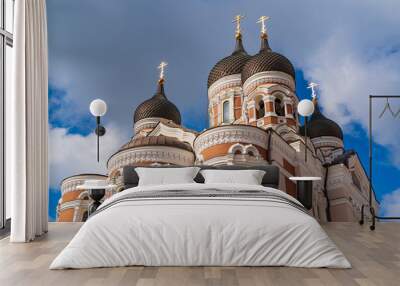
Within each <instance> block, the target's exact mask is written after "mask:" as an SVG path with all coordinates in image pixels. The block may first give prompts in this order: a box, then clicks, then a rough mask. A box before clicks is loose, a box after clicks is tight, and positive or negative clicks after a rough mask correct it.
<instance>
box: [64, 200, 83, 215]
mask: <svg viewBox="0 0 400 286" xmlns="http://www.w3.org/2000/svg"><path fill="white" fill-rule="evenodd" d="M89 204H90V203H89V200H87V201H86V200H73V201H68V202H65V203H62V204H61V205H60V206H59V208H58V211H59V212H62V211H65V210H67V209H75V208H80V207H86V208H87V207H88V206H89Z"/></svg>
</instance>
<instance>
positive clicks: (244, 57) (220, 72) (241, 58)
mask: <svg viewBox="0 0 400 286" xmlns="http://www.w3.org/2000/svg"><path fill="white" fill-rule="evenodd" d="M250 58H251V56H250V55H248V54H247V52H246V51H245V49H244V48H243V43H242V38H241V37H240V36H239V37H238V38H236V47H235V50H234V51H233V53H232V54H231V55H230V56H228V57H226V58H223V59H222V60H220V61H219V62H217V63H216V64H215V66H214V67H213V68H212V69H211V71H210V74H209V75H208V82H207V87H210V86H211V85H212V84H213V83H214V82H216V81H217V80H219V79H221V78H223V77H225V76H228V75H233V74H240V73H241V72H242V69H243V66H244V64H245V63H246V62H247V61H248V60H249V59H250Z"/></svg>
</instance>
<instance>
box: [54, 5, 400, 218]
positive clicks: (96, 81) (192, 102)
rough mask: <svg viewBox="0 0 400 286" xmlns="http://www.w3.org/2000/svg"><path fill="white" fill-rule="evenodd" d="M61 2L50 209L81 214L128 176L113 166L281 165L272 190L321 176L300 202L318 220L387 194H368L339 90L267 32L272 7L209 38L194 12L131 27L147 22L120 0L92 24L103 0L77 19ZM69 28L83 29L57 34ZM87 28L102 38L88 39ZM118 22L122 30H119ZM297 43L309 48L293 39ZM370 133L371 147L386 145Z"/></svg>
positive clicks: (348, 213) (348, 214)
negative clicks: (306, 109)
mask: <svg viewBox="0 0 400 286" xmlns="http://www.w3.org/2000/svg"><path fill="white" fill-rule="evenodd" d="M70 5H71V8H70V10H69V9H67V11H66V10H64V11H63V13H67V14H68V13H71V15H72V13H77V14H76V15H75V16H76V19H77V22H76V23H71V25H72V27H65V25H63V23H61V22H60V21H59V19H57V17H56V15H57V13H58V12H60V11H59V10H60V7H58V6H57V5H56V4H54V3H51V2H50V3H49V5H48V12H49V13H48V14H49V45H50V79H49V82H50V86H49V96H50V97H49V116H50V133H49V134H50V153H51V154H50V160H51V162H50V181H51V182H50V185H51V189H50V205H49V214H50V218H51V219H52V220H54V221H59V222H69V221H85V220H86V219H87V218H88V217H89V216H90V213H91V212H93V211H95V209H96V207H97V206H98V205H99V204H100V203H101V202H102V201H103V200H104V199H107V198H108V197H110V196H112V195H113V194H115V193H118V192H121V191H123V190H124V189H126V188H127V187H129V186H128V185H127V182H126V179H125V178H124V167H126V166H152V165H176V166H191V165H194V164H201V165H213V166H218V165H241V166H255V165H268V164H273V165H276V166H278V167H279V168H280V186H279V188H280V189H281V190H283V191H285V192H286V193H288V194H290V195H292V196H294V197H297V195H298V194H297V190H296V182H295V181H293V180H291V179H290V178H291V177H296V176H313V177H319V178H321V180H320V181H316V182H314V184H313V197H312V202H311V206H310V208H311V212H312V214H313V215H314V216H315V217H316V218H317V219H318V220H320V221H323V222H324V221H358V220H359V219H360V218H361V215H362V214H361V208H362V206H363V205H368V206H372V207H373V208H374V210H375V212H376V213H378V212H379V211H380V210H382V206H380V205H379V203H378V198H382V197H384V195H385V193H384V192H383V191H381V189H380V187H376V188H374V190H375V192H376V193H375V195H374V196H373V200H372V201H371V202H369V198H368V195H369V181H368V172H366V169H367V165H366V163H368V162H366V161H365V154H366V150H365V149H364V148H363V147H360V144H359V141H360V140H361V141H363V139H362V138H361V139H360V138H359V137H357V136H356V135H355V134H354V133H352V132H349V130H350V129H351V128H350V129H349V128H348V126H350V125H351V124H353V125H354V126H357V128H359V130H360V132H363V130H364V129H365V128H364V126H363V124H364V123H363V122H362V121H361V119H360V121H359V122H350V121H345V120H343V118H347V117H345V116H343V117H340V116H337V115H338V114H340V113H338V112H336V113H335V110H336V109H339V108H341V107H342V106H343V102H338V103H336V102H334V103H332V105H329V104H326V103H329V102H330V100H331V98H332V93H330V91H329V89H330V86H331V84H330V82H329V81H326V80H325V79H323V78H322V77H321V78H318V76H316V75H315V74H313V75H311V73H308V74H307V72H309V71H307V69H306V68H305V67H304V65H302V64H299V63H300V62H301V61H300V59H299V58H297V56H296V53H295V52H293V50H291V49H285V48H282V47H284V44H282V43H283V42H284V41H283V40H282V39H283V38H287V36H286V35H282V34H274V36H273V37H272V36H271V35H270V29H271V30H273V29H274V26H273V24H272V23H273V22H271V18H270V17H268V16H261V17H260V16H258V17H256V16H254V13H255V11H254V13H253V12H251V13H249V14H250V15H247V16H246V17H243V15H236V16H234V18H233V21H232V22H233V25H234V27H232V24H230V26H229V22H230V20H228V19H226V20H227V21H226V22H227V23H228V24H227V27H225V26H224V27H221V30H222V31H223V32H224V33H226V34H227V35H229V33H230V34H233V35H234V39H232V38H233V37H232V38H229V36H227V37H225V38H221V39H220V38H219V36H218V35H220V33H221V32H220V31H218V30H219V26H220V24H218V25H217V24H216V23H215V22H212V21H211V22H210V23H203V24H202V25H200V24H198V25H196V24H193V23H194V22H191V27H186V24H188V23H186V22H185V21H187V20H184V19H179V21H178V20H176V19H174V20H171V21H169V20H168V19H170V17H168V16H167V15H163V16H162V20H163V23H165V27H160V25H159V23H158V24H157V23H149V26H148V27H140V29H139V28H137V29H136V28H135V25H132V23H135V24H138V23H142V22H143V21H145V20H144V18H145V17H144V15H139V14H136V13H139V12H138V11H136V10H137V9H136V10H135V9H132V10H131V11H135V12H133V13H135V17H128V16H127V15H125V13H124V12H123V11H121V10H119V9H118V13H121V21H118V20H117V18H114V16H115V15H114V16H113V15H108V14H107V16H106V18H107V19H108V20H109V22H110V21H115V22H112V23H115V25H116V30H115V29H112V28H110V27H108V26H107V25H106V24H105V23H103V19H102V17H103V16H104V14H102V12H104V11H107V9H106V8H107V7H102V6H101V5H100V6H101V8H99V9H100V11H97V12H96V13H97V14H96V13H95V14H94V15H93V22H92V23H86V25H82V23H83V22H84V20H83V19H84V16H85V14H84V11H86V12H87V11H88V8H89V7H83V8H82V10H81V11H80V12H74V11H76V9H75V10H74V9H72V8H74V5H75V4H70ZM104 5H105V6H107V5H106V4H104ZM129 5H134V4H129ZM163 5H164V4H162V5H161V6H162V7H164V6H163ZM185 5H188V4H185ZM162 7H157V8H155V7H152V8H151V9H161V8H162ZM64 8H65V7H64ZM131 8H132V7H131ZM136 8H137V7H136ZM218 9H219V8H218ZM221 9H222V8H221ZM57 11H58V12H57ZM101 11H102V12H101ZM152 11H153V10H152ZM199 11H202V12H199V13H200V15H201V13H206V12H209V10H204V11H203V10H201V9H200V10H199ZM153 12H154V11H153ZM118 13H117V14H118ZM193 17H200V16H198V15H196V16H193ZM226 18H227V17H226ZM272 18H273V19H274V21H277V22H278V23H281V20H279V17H272ZM276 18H277V20H275V19H276ZM215 19H217V17H216V18H215ZM215 21H216V20H215ZM247 21H248V22H247ZM199 23H200V21H199ZM253 23H254V25H256V23H257V24H259V25H260V28H259V32H258V40H255V35H252V36H251V35H247V34H246V33H245V31H247V30H248V28H249V27H252V25H253ZM96 25H98V27H95V26H96ZM244 25H246V26H244ZM285 25H289V24H288V23H286V24H285ZM128 27H129V29H128ZM211 27H212V29H211ZM244 27H246V28H245V29H244ZM78 28H81V29H82V33H83V34H85V35H87V37H83V38H82V39H80V40H79V41H78V43H70V42H65V41H64V37H65V36H66V37H67V38H68V36H69V35H72V34H71V33H72V30H73V29H78ZM95 28H98V29H102V30H104V32H105V33H109V34H110V35H112V36H111V38H108V37H103V38H101V37H100V38H99V37H95V36H94V32H93V31H94V30H95ZM208 28H209V29H208ZM70 29H71V30H70ZM119 29H121V30H119ZM228 29H230V31H229V32H228ZM204 30H206V31H208V32H207V33H205V32H204ZM249 30H250V29H249ZM61 31H63V32H64V34H63V35H64V36H63V37H61V36H60V33H61ZM122 31H124V33H126V35H128V34H129V33H132V35H130V36H129V37H128V36H127V37H125V38H121V37H120V34H119V33H122ZM128 31H129V32H128ZM173 31H176V33H175V32H173ZM210 31H211V32H210ZM143 33H145V34H146V35H143ZM213 33H215V35H211V34H213ZM248 33H250V32H248ZM304 33H308V31H304ZM150 35H152V36H150ZM154 35H158V36H156V37H154ZM170 36H171V40H172V41H175V43H172V42H170V41H169V37H170ZM244 36H246V37H248V38H246V39H244ZM175 37H177V38H175ZM185 37H190V38H186V39H185ZM117 39H118V40H120V39H121V42H120V43H118V44H116V41H117ZM321 41H322V40H321ZM289 42H290V41H289ZM289 42H288V43H289ZM276 43H278V44H276ZM293 43H297V42H296V41H295V40H293ZM247 46H248V47H251V49H250V48H249V49H248V48H247ZM256 46H258V48H256ZM61 47H63V48H61ZM214 47H219V49H215V48H214ZM274 47H281V48H280V49H277V48H274ZM64 48H65V49H66V50H68V49H70V51H66V50H63V49H64ZM297 48H298V49H306V47H301V44H299V46H298V47H297ZM228 49H231V51H230V52H226V51H227V50H228ZM250 50H252V51H251V52H248V51H250ZM105 51H108V54H105ZM110 51H111V52H110ZM221 51H225V54H224V52H221ZM278 51H279V52H278ZM281 51H289V52H287V53H286V52H285V53H283V52H281ZM310 56H311V55H310ZM166 60H168V63H167V61H166ZM157 71H158V74H157V75H156V72H157ZM207 76H208V77H207ZM306 78H307V79H312V80H313V81H314V80H315V81H316V82H318V84H316V83H314V82H311V83H308V81H306ZM342 80H345V79H343V78H342ZM152 90H153V92H152ZM310 91H311V94H310ZM338 98H339V96H338ZM302 99H309V103H310V104H311V106H312V112H311V113H310V116H308V115H306V118H307V124H306V126H305V124H304V118H303V116H302V114H303V113H302V112H301V110H299V108H300V107H299V103H300V102H301V100H302ZM366 103H367V99H366ZM335 104H336V105H335ZM89 106H90V108H89ZM332 106H333V107H332ZM89 109H90V112H89ZM332 110H333V111H332ZM352 112H353V113H354V114H356V112H354V111H353V109H351V106H350V105H349V106H348V107H346V108H344V111H343V115H349V114H352ZM387 114H390V115H391V116H392V117H394V118H398V119H400V109H399V110H396V108H394V107H393V105H391V103H390V102H389V100H388V101H387V102H386V105H385V106H383V109H382V111H381V112H380V113H379V114H378V115H377V116H379V118H384V117H385V116H386V115H387ZM331 115H332V117H331ZM357 116H358V115H357ZM360 117H361V116H360ZM365 120H367V119H365ZM357 124H358V125H357ZM305 127H306V128H305ZM363 128H364V129H363ZM379 132H381V131H379ZM305 133H306V134H305ZM305 135H307V136H305ZM360 136H361V135H360ZM362 136H365V135H362ZM378 137H379V136H378ZM378 143H379V144H380V146H383V147H379V148H384V146H386V147H387V146H390V144H389V143H385V142H383V141H378ZM385 144H386V145H385ZM358 147H359V148H358ZM387 148H389V147H387ZM389 149H390V148H389ZM391 168H394V169H393V170H392V171H391V172H392V173H395V172H397V171H396V167H391ZM88 182H91V184H89V183H88ZM377 184H380V182H379V180H378V181H377ZM387 186H388V187H389V189H390V190H393V189H396V188H397V187H399V186H398V185H396V184H395V183H388V185H387ZM385 189H388V188H385ZM387 194H388V193H387ZM383 209H384V210H386V206H383ZM365 216H366V218H370V217H371V214H370V213H369V212H368V213H365Z"/></svg>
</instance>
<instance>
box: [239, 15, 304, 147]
mask: <svg viewBox="0 0 400 286" xmlns="http://www.w3.org/2000/svg"><path fill="white" fill-rule="evenodd" d="M267 19H268V17H266V16H262V17H260V19H259V21H258V22H259V23H261V35H260V38H261V47H260V51H259V52H258V53H257V54H256V55H254V56H252V57H251V59H250V60H248V61H247V62H246V64H245V65H244V66H243V69H242V74H241V81H242V85H243V86H242V88H243V93H244V100H245V102H244V104H243V114H244V116H243V117H242V121H243V123H245V124H251V125H253V126H257V127H261V128H263V129H267V128H273V129H275V130H276V131H277V132H278V133H282V134H287V133H288V132H290V131H292V132H291V133H292V134H295V133H296V132H297V129H298V120H297V114H296V109H295V107H296V106H297V103H298V98H297V96H296V93H295V71H294V68H293V65H292V63H291V62H290V61H289V60H288V59H287V58H286V57H285V56H283V55H281V54H279V53H277V52H274V51H272V50H271V48H270V46H269V42H268V34H267V31H266V28H265V21H266V20H267ZM288 141H290V138H288Z"/></svg>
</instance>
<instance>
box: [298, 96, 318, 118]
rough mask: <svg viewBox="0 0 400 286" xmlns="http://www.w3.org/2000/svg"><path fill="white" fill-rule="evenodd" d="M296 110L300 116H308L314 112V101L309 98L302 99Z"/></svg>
mask: <svg viewBox="0 0 400 286" xmlns="http://www.w3.org/2000/svg"><path fill="white" fill-rule="evenodd" d="M297 111H298V112H299V114H300V115H301V116H304V117H307V116H310V115H312V114H313V113H314V103H313V102H312V101H311V100H309V99H303V100H302V101H300V102H299V104H298V105H297Z"/></svg>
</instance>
